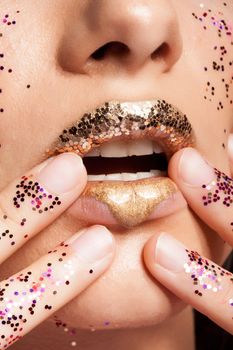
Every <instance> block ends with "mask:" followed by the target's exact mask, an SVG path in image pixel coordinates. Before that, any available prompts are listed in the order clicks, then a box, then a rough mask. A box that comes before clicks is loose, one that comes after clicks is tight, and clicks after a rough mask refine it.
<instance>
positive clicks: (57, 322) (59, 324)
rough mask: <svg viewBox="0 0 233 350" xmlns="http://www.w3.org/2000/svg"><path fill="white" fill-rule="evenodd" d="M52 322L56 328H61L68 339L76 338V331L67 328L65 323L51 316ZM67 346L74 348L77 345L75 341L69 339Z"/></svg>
mask: <svg viewBox="0 0 233 350" xmlns="http://www.w3.org/2000/svg"><path fill="white" fill-rule="evenodd" d="M53 321H54V323H55V325H56V327H57V328H59V329H60V328H62V329H63V331H64V332H65V333H66V334H68V335H69V336H70V337H74V336H76V330H75V329H74V328H73V327H70V326H68V325H67V324H66V323H65V322H63V321H62V320H60V319H59V318H58V317H57V316H56V315H54V316H53ZM69 345H70V346H72V347H74V346H76V345H77V342H76V340H75V339H71V340H70V339H69Z"/></svg>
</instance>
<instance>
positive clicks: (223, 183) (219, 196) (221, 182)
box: [202, 168, 233, 207]
mask: <svg viewBox="0 0 233 350" xmlns="http://www.w3.org/2000/svg"><path fill="white" fill-rule="evenodd" d="M214 172H215V175H216V180H214V181H212V182H211V183H210V184H204V185H202V188H203V189H206V190H207V191H208V193H207V195H204V196H203V197H202V200H203V204H204V206H207V205H210V204H211V203H216V202H218V201H221V202H222V204H223V205H224V206H226V207H230V206H231V205H232V203H233V179H232V178H230V177H229V176H227V175H226V174H224V173H223V172H221V171H219V170H217V169H216V168H214Z"/></svg>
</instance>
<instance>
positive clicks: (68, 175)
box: [0, 153, 115, 349]
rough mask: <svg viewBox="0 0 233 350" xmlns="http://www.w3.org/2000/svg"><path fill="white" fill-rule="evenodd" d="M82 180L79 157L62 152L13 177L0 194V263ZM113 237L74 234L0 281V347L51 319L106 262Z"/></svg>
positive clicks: (65, 203)
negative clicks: (19, 175) (17, 176)
mask: <svg viewBox="0 0 233 350" xmlns="http://www.w3.org/2000/svg"><path fill="white" fill-rule="evenodd" d="M86 181H87V175H86V170H85V168H84V165H83V163H82V160H81V158H80V157H79V156H77V155H75V154H74V153H64V154H61V155H59V156H57V157H53V158H52V159H48V160H47V161H45V162H43V163H42V164H40V165H38V166H36V167H35V168H33V169H32V170H31V171H29V172H28V173H27V174H26V175H24V176H22V177H21V178H18V179H16V180H15V181H13V182H12V183H11V184H9V185H8V186H7V187H6V188H5V189H3V191H2V192H1V193H0V262H3V261H4V260H6V259H7V258H8V257H9V256H10V255H12V254H13V253H14V252H15V251H16V250H18V249H19V248H20V247H21V246H22V245H23V244H24V243H26V242H27V241H28V239H30V238H31V237H33V236H34V235H35V234H36V233H38V232H39V231H41V230H42V229H43V228H45V227H46V226H47V225H49V224H51V223H52V222H53V221H54V220H55V219H56V218H57V217H58V216H59V215H60V214H62V212H63V211H64V210H65V209H67V208H68V207H69V206H70V204H71V203H72V202H73V201H74V200H75V199H76V198H77V197H78V196H79V195H80V193H81V192H82V190H83V189H84V187H85V185H86ZM114 251H115V243H114V239H113V236H112V235H111V234H110V232H109V231H108V230H107V229H106V228H105V227H103V226H99V225H96V226H92V227H90V228H88V229H84V230H82V231H80V232H78V233H76V234H74V235H73V236H72V237H71V238H69V239H68V240H67V241H65V242H62V243H60V244H59V245H57V246H56V247H55V248H54V250H52V251H50V252H48V254H47V255H44V256H42V257H41V258H40V259H39V260H37V261H36V262H34V263H33V264H32V265H30V266H28V267H26V268H25V269H23V270H22V271H20V272H17V273H16V274H14V275H13V276H10V277H8V278H7V279H6V280H4V281H2V282H1V283H0V349H6V348H7V347H9V346H10V345H12V344H13V343H14V342H15V341H16V340H18V339H20V338H22V337H23V336H24V335H25V334H26V333H28V332H29V331H30V330H32V329H33V328H34V327H36V326H37V325H38V324H39V323H41V322H43V321H44V320H45V319H46V318H48V317H50V316H51V314H53V313H54V312H55V311H57V310H58V309H59V308H60V307H62V306H64V304H66V303H67V302H68V301H70V300H71V299H73V298H74V297H75V296H77V295H78V294H79V293H81V292H82V291H83V290H84V289H85V288H87V287H88V286H89V285H90V284H91V283H92V282H93V281H94V280H96V279H97V278H98V277H99V276H100V275H101V274H102V273H103V272H104V271H105V270H106V269H107V268H108V267H109V265H110V264H111V262H112V260H113V256H114Z"/></svg>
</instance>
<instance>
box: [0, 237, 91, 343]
mask: <svg viewBox="0 0 233 350" xmlns="http://www.w3.org/2000/svg"><path fill="white" fill-rule="evenodd" d="M68 247H69V245H68V244H65V243H64V242H62V243H61V244H59V245H58V246H57V247H56V249H54V250H53V251H51V252H50V255H49V257H50V258H51V260H49V257H48V260H47V261H46V262H44V264H43V266H44V268H43V266H41V273H39V274H35V273H34V272H32V271H27V270H25V272H21V273H19V274H16V275H14V276H12V277H9V278H8V279H7V280H5V281H2V282H1V284H0V323H1V327H0V348H1V349H5V348H6V347H8V346H10V345H12V344H13V343H14V342H15V341H16V340H18V339H20V338H21V337H22V335H23V333H24V330H25V325H26V324H27V322H28V318H30V317H33V315H36V313H38V312H39V313H41V312H42V311H41V310H44V312H47V311H51V310H52V309H53V304H51V303H50V304H48V303H47V302H45V301H44V296H45V295H48V293H49V294H50V295H53V298H52V299H51V301H52V300H54V297H55V296H56V295H57V294H59V293H60V287H61V286H63V293H64V287H65V288H69V286H70V284H71V282H72V279H73V278H74V276H75V268H76V266H77V261H76V258H75V257H72V256H68V255H69V254H68V251H67V249H69V248H68ZM69 252H70V251H69ZM61 256H62V257H63V259H62V262H60V257H61ZM64 259H65V260H64ZM57 262H58V263H59V264H61V265H60V266H57ZM54 263H56V266H55V268H54ZM87 273H88V271H87ZM67 281H69V284H67ZM12 284H13V285H14V288H12ZM16 285H17V289H16V287H15V286H16ZM72 334H73V335H74V334H75V331H72Z"/></svg>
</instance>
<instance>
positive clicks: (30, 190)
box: [13, 174, 61, 226]
mask: <svg viewBox="0 0 233 350" xmlns="http://www.w3.org/2000/svg"><path fill="white" fill-rule="evenodd" d="M33 177H34V176H33V175H32V174H31V175H29V176H22V178H21V181H20V183H19V184H17V185H16V193H15V196H14V197H13V204H14V206H15V207H16V208H20V207H21V205H22V203H23V202H24V201H25V199H26V197H28V198H30V204H31V207H32V210H33V211H37V212H38V213H39V214H42V213H43V212H46V211H53V210H54V208H55V207H56V206H59V205H61V201H60V199H59V197H58V196H54V195H52V194H51V193H49V192H47V191H46V190H45V189H44V188H43V187H42V186H41V185H40V184H39V183H38V182H37V181H33ZM45 201H46V203H45V204H44V202H45ZM25 223H26V219H25V218H23V219H22V221H21V225H22V226H23V225H24V224H25Z"/></svg>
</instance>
